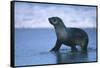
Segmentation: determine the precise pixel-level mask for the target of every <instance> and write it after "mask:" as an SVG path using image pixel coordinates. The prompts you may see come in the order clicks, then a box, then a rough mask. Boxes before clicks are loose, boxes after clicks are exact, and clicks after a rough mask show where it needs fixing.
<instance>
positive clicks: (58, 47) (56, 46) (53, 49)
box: [50, 40, 61, 51]
mask: <svg viewBox="0 0 100 68" xmlns="http://www.w3.org/2000/svg"><path fill="white" fill-rule="evenodd" d="M60 47H61V43H60V42H59V41H58V40H57V41H56V45H55V46H54V48H52V49H51V50H50V51H59V49H60Z"/></svg>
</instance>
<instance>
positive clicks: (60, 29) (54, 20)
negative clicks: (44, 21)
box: [48, 17, 88, 52]
mask: <svg viewBox="0 0 100 68" xmlns="http://www.w3.org/2000/svg"><path fill="white" fill-rule="evenodd" d="M48 20H49V22H50V23H51V24H52V25H53V26H54V28H55V32H56V36H57V41H56V44H55V46H54V48H52V49H51V51H58V50H59V49H60V47H61V45H62V44H65V45H67V46H70V47H71V51H74V52H75V51H77V48H76V45H79V46H80V47H81V51H82V52H87V47H88V35H87V33H86V32H85V31H84V30H82V29H80V28H67V27H66V26H65V25H64V23H63V21H62V19H61V18H59V17H50V18H48Z"/></svg>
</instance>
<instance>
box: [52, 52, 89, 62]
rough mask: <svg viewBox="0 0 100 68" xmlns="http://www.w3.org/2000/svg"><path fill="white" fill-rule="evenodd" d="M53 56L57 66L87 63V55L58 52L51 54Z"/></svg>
mask: <svg viewBox="0 0 100 68" xmlns="http://www.w3.org/2000/svg"><path fill="white" fill-rule="evenodd" d="M53 54H54V55H55V56H56V62H57V64H59V63H73V62H87V61H88V53H81V52H70V51H69V52H61V51H59V52H53Z"/></svg>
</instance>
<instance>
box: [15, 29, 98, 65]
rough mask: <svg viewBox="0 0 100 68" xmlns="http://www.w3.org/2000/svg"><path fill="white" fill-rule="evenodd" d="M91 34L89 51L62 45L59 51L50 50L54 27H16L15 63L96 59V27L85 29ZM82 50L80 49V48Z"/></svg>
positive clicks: (38, 63)
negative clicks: (84, 52)
mask: <svg viewBox="0 0 100 68" xmlns="http://www.w3.org/2000/svg"><path fill="white" fill-rule="evenodd" d="M84 30H85V31H86V32H87V33H88V36H89V44H88V52H87V54H83V53H81V52H80V51H78V52H74V53H73V52H71V50H70V47H67V46H64V45H62V47H61V49H60V51H59V52H56V53H55V52H49V51H50V49H52V48H53V47H54V44H55V42H56V35H55V32H54V30H53V29H16V30H15V65H16V66H24V65H42V64H59V63H73V62H91V61H96V29H84ZM79 50H80V49H79Z"/></svg>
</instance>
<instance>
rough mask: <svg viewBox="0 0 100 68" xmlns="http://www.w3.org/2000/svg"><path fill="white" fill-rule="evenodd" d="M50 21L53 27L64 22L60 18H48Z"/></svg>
mask: <svg viewBox="0 0 100 68" xmlns="http://www.w3.org/2000/svg"><path fill="white" fill-rule="evenodd" d="M48 20H49V22H50V23H51V24H52V25H57V24H59V23H60V22H62V20H61V19H60V18H59V17H50V18H48Z"/></svg>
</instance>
